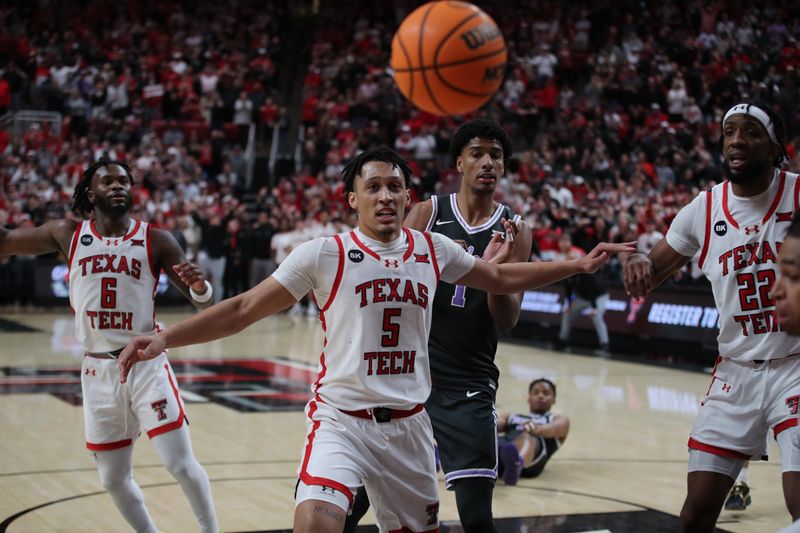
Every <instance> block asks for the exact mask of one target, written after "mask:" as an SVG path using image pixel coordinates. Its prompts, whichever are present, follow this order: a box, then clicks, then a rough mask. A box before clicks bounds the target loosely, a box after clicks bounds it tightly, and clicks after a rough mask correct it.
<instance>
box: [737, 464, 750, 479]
mask: <svg viewBox="0 0 800 533" xmlns="http://www.w3.org/2000/svg"><path fill="white" fill-rule="evenodd" d="M748 466H749V463H745V464H744V466H743V467H742V469H741V470H740V471H739V475H738V476H736V483H747V482H748V481H747V471H748Z"/></svg>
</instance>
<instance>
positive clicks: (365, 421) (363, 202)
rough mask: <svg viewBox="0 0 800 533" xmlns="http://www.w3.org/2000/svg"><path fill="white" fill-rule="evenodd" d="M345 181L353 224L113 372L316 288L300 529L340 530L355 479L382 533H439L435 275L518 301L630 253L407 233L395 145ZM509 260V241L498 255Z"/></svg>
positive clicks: (360, 163) (152, 341) (141, 348)
mask: <svg viewBox="0 0 800 533" xmlns="http://www.w3.org/2000/svg"><path fill="white" fill-rule="evenodd" d="M343 174H344V182H345V186H344V189H345V191H346V194H347V200H348V203H349V205H350V207H352V208H353V209H354V210H355V211H356V212H357V214H358V227H357V229H355V230H353V231H351V232H349V233H342V234H339V235H335V236H333V237H321V238H317V239H314V240H312V241H308V242H306V243H303V244H301V245H300V246H298V247H297V248H296V249H295V250H293V251H292V253H291V254H289V256H288V257H287V258H286V259H285V260H284V261H283V262H282V263H281V265H280V266H279V267H278V269H277V270H276V271H275V273H274V274H273V275H272V276H270V277H269V278H267V279H266V280H265V281H263V282H261V283H260V284H259V285H257V286H256V287H254V288H253V289H251V290H249V291H247V292H245V293H243V294H240V295H238V296H236V297H234V298H231V299H229V300H225V301H223V302H221V303H219V304H217V305H214V306H213V307H211V308H210V309H207V310H205V311H203V312H201V313H200V314H198V315H197V316H195V317H191V318H189V319H187V320H184V321H182V322H179V323H177V324H174V325H172V326H170V327H169V328H168V329H167V330H165V331H163V332H161V333H159V334H157V335H155V336H145V337H138V338H136V339H135V340H133V341H132V342H131V343H130V344H129V345H128V347H127V348H126V349H125V350H124V351H123V353H122V355H121V356H120V368H121V377H122V379H123V380H124V379H125V378H126V376H127V374H128V372H129V371H130V370H131V368H135V367H134V366H133V365H134V363H136V362H137V361H145V360H148V359H150V358H152V357H153V356H154V355H155V354H156V353H160V352H161V351H163V350H164V349H165V348H167V347H171V346H184V345H187V344H193V343H198V342H208V341H210V340H214V339H219V338H221V337H225V336H228V335H232V334H234V333H237V332H239V331H241V330H242V329H244V328H245V327H247V326H249V325H250V324H252V323H254V322H256V321H257V320H260V319H262V318H264V317H266V316H268V315H271V314H274V313H276V312H279V311H281V310H283V309H286V308H288V307H290V306H291V305H292V304H294V303H295V302H296V301H297V300H298V299H300V298H302V297H303V295H305V294H306V293H307V292H308V291H310V290H313V291H314V296H315V297H316V299H317V302H319V304H320V321H321V323H322V328H323V331H324V332H325V344H324V350H323V353H322V355H321V357H320V363H319V375H318V377H317V380H316V381H315V383H314V396H313V398H312V400H311V401H309V403H308V406H307V409H306V414H307V417H308V420H307V436H306V445H305V448H304V451H303V457H302V462H301V465H300V468H299V480H298V484H297V489H296V505H297V506H296V508H295V515H294V527H295V531H300V532H314V533H325V532H336V533H339V532H341V531H342V528H343V527H344V520H345V516H346V514H347V512H348V510H349V509H350V507H351V506H352V504H353V497H354V496H353V495H354V493H355V492H356V490H357V488H358V487H359V486H361V485H362V484H363V485H365V486H366V489H367V492H368V493H369V495H370V498H371V500H372V503H373V505H374V506H375V510H376V515H377V520H378V525H379V528H380V530H381V531H407V530H410V531H436V530H438V506H439V497H438V484H437V479H436V471H435V466H434V453H433V434H432V430H431V426H430V419H429V418H428V415H427V413H425V411H424V408H423V405H422V404H423V402H424V401H425V400H426V399H427V398H428V395H429V393H430V388H431V378H430V368H429V365H428V351H427V347H428V333H429V331H430V323H431V315H432V309H433V305H432V301H433V298H434V297H435V292H436V285H437V283H438V281H439V279H440V278H441V279H442V280H444V281H446V282H450V283H454V282H455V283H457V284H461V285H469V286H471V287H475V288H479V289H482V290H487V289H492V290H493V291H494V292H497V293H514V292H518V291H520V290H523V289H524V288H526V287H538V286H541V285H546V284H548V283H553V282H555V281H557V280H560V279H563V278H564V277H566V276H569V275H572V274H575V273H578V272H585V271H594V270H596V269H597V268H599V267H600V265H601V264H603V263H605V262H606V261H607V260H608V256H609V254H611V253H616V252H618V251H627V250H632V248H633V246H632V243H626V244H623V245H614V244H607V243H603V244H600V245H598V247H596V248H595V249H594V250H593V251H592V252H591V253H589V254H588V255H587V256H586V258H584V259H581V260H577V261H562V262H553V263H537V264H502V265H492V264H489V263H487V262H485V261H482V260H480V259H476V258H475V257H473V256H472V255H471V254H469V253H467V252H466V251H465V250H464V249H463V248H462V247H461V246H459V245H458V244H456V243H454V242H453V241H452V240H450V239H449V238H447V237H444V236H442V235H439V234H436V233H432V234H429V233H422V232H419V231H416V230H410V229H407V228H403V227H402V222H403V217H404V214H405V208H406V205H407V203H408V201H409V194H408V189H407V185H408V183H409V179H410V177H411V170H410V168H409V167H408V164H407V163H406V162H405V161H404V160H403V159H402V158H400V157H399V156H398V155H397V154H396V153H395V152H393V151H392V150H390V149H388V148H384V147H381V148H376V149H373V150H368V151H366V152H363V153H361V154H360V155H358V156H357V157H355V158H354V159H353V160H352V161H351V162H350V163H349V164H348V165H347V166H346V167H345V170H344V172H343ZM504 228H505V230H506V231H511V223H510V222H509V221H505V224H504ZM493 242H494V244H497V243H499V242H500V237H499V235H496V236H495V237H494V239H493ZM512 252H513V242H510V241H509V242H506V243H504V244H503V245H502V247H500V249H499V250H498V253H497V256H498V257H500V258H501V259H504V258H505V257H507V255H508V254H510V253H512Z"/></svg>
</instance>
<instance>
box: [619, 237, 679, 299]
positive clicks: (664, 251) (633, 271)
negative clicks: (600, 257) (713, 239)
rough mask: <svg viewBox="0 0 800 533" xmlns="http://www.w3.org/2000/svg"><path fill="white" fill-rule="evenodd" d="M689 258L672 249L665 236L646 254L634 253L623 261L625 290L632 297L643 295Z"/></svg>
mask: <svg viewBox="0 0 800 533" xmlns="http://www.w3.org/2000/svg"><path fill="white" fill-rule="evenodd" d="M691 260H692V258H691V257H686V256H685V255H681V254H679V253H678V252H676V251H675V250H673V249H672V247H671V246H670V245H669V244H667V239H666V238H664V239H661V240H660V241H658V244H656V245H655V247H654V248H653V249H652V250H651V251H650V253H649V254H648V255H644V254H642V253H636V254H633V255H631V256H630V257H629V258H628V260H627V261H625V265H624V266H623V271H622V278H623V281H624V283H625V290H626V291H627V292H628V294H629V295H631V296H634V297H639V296H644V295H646V294H648V293H649V292H650V291H652V290H653V289H655V288H656V287H658V286H659V285H661V283H662V282H663V281H664V280H665V279H667V278H668V277H670V276H672V275H673V274H674V273H675V272H677V271H678V270H680V269H681V268H683V267H684V265H686V263H688V262H689V261H691Z"/></svg>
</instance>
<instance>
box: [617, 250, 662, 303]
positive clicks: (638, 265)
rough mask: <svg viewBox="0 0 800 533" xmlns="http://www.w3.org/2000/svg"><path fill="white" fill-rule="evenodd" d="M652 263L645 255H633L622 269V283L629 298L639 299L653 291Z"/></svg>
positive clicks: (653, 275) (653, 274)
mask: <svg viewBox="0 0 800 533" xmlns="http://www.w3.org/2000/svg"><path fill="white" fill-rule="evenodd" d="M654 277H655V272H654V270H653V262H652V261H651V260H650V258H649V257H647V256H646V255H645V254H633V255H631V256H630V257H629V258H628V260H627V261H625V265H623V267H622V281H623V283H624V284H625V291H626V292H627V293H628V295H629V296H633V297H634V298H639V297H641V296H644V295H646V294H647V293H649V292H650V291H652V290H653V285H654V283H655V282H654Z"/></svg>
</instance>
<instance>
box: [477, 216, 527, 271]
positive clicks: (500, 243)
mask: <svg viewBox="0 0 800 533" xmlns="http://www.w3.org/2000/svg"><path fill="white" fill-rule="evenodd" d="M516 220H517V219H515V220H506V219H505V218H503V219H500V222H502V224H503V227H504V228H505V230H506V232H505V236H504V235H503V234H502V233H494V234H492V240H491V241H489V244H487V245H486V248H485V249H484V250H483V258H482V259H483V260H484V261H488V262H489V263H493V264H500V263H504V262H505V261H506V260H507V259H508V258H509V257H511V255H512V254H513V253H514V241H515V240H516V236H517V235H518V234H519V224H517V222H516Z"/></svg>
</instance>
